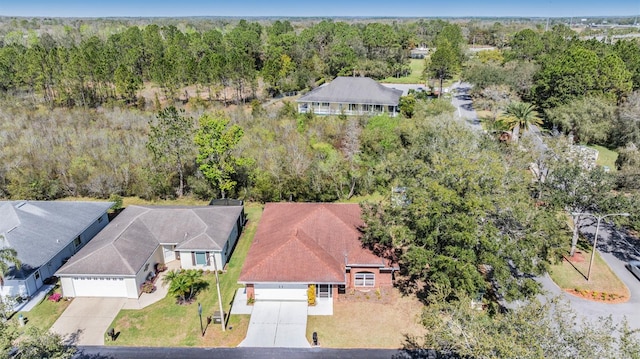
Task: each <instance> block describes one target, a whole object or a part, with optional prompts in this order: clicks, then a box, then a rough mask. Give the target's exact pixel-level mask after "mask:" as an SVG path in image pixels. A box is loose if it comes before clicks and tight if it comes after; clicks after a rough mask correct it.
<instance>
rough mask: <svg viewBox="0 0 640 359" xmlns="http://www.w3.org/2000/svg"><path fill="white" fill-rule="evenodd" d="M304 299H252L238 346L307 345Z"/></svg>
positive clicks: (293, 346) (308, 345)
mask: <svg viewBox="0 0 640 359" xmlns="http://www.w3.org/2000/svg"><path fill="white" fill-rule="evenodd" d="M306 331H307V303H306V302H256V303H255V304H254V305H253V311H252V313H251V320H250V322H249V329H248V330H247V336H246V338H245V339H244V340H243V341H242V343H240V345H239V346H240V347H280V348H310V347H311V345H310V344H309V342H308V341H307V338H306Z"/></svg>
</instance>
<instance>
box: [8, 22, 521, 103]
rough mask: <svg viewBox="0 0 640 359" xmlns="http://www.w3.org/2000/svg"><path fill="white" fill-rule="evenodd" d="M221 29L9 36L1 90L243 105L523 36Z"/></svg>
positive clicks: (377, 29) (430, 29)
mask: <svg viewBox="0 0 640 359" xmlns="http://www.w3.org/2000/svg"><path fill="white" fill-rule="evenodd" d="M43 21H44V20H43ZM50 21H53V20H50ZM23 22H25V24H26V25H31V23H30V22H28V21H26V20H24V19H23ZM112 22H113V21H112ZM108 24H111V23H108ZM214 24H217V25H218V27H216V28H211V26H200V28H202V29H199V28H197V27H195V26H194V25H191V24H187V25H184V24H183V25H181V26H176V25H174V24H172V23H171V22H168V24H165V25H158V24H155V23H152V24H147V25H139V26H128V27H125V26H124V25H122V24H121V23H119V22H115V23H114V24H112V27H113V29H112V31H111V32H106V31H103V30H101V29H100V28H99V27H96V25H95V24H94V23H86V22H81V21H75V22H72V24H70V25H65V27H64V31H62V33H60V32H57V33H54V35H55V36H54V35H52V34H50V33H49V32H47V31H36V30H33V29H30V30H28V31H18V30H15V31H11V32H9V33H7V34H6V35H5V36H3V37H2V38H1V39H0V40H1V41H0V92H3V93H9V94H12V95H13V94H24V93H26V94H27V95H33V96H27V97H28V98H29V97H31V98H33V99H36V100H40V101H44V102H45V103H46V104H47V105H48V106H49V107H54V106H63V107H73V106H84V107H97V106H99V105H101V104H104V103H105V102H111V101H122V102H124V103H126V104H138V105H140V108H142V107H143V106H144V105H145V103H144V101H143V100H144V99H142V98H141V96H140V90H141V89H142V88H143V86H144V84H146V83H153V84H154V85H156V86H158V87H159V88H160V89H161V90H162V93H163V95H164V96H163V97H166V98H167V99H169V100H172V99H177V98H178V97H181V98H182V99H183V100H184V101H187V100H188V99H189V98H188V97H189V96H190V95H189V94H188V93H187V94H184V93H182V89H183V88H184V87H186V86H192V85H195V86H196V96H201V97H204V98H207V99H210V100H218V101H221V102H224V103H228V102H232V101H233V102H236V103H240V102H244V101H245V100H247V99H249V98H254V97H256V96H258V95H261V94H262V90H266V94H268V95H274V94H277V93H283V92H285V93H286V92H291V91H297V90H302V89H305V88H310V87H314V86H315V85H316V84H317V83H318V81H320V82H321V81H323V79H324V80H330V79H332V78H334V77H335V76H340V75H349V76H352V75H355V76H368V77H372V78H375V79H381V78H386V77H390V76H401V75H405V74H407V73H408V72H409V71H410V68H409V55H410V50H411V49H412V48H414V47H417V46H428V47H434V46H436V39H437V38H438V36H439V35H440V34H441V33H443V32H444V33H447V32H448V33H452V32H453V33H459V34H463V33H468V38H469V41H470V42H472V43H473V44H488V45H495V46H504V45H505V44H506V42H507V40H508V38H509V34H510V33H513V31H514V30H513V29H514V27H513V26H506V25H502V24H500V23H495V24H493V25H490V26H489V25H486V24H483V23H480V22H477V21H476V22H470V23H468V24H462V26H464V27H465V29H464V31H463V30H462V26H461V25H459V24H451V23H448V22H444V21H442V20H428V21H424V20H419V21H415V22H403V23H401V22H362V23H360V22H353V23H347V22H334V21H330V20H324V21H320V22H317V23H309V24H305V25H304V26H301V27H298V28H294V26H293V25H292V24H291V23H290V22H289V21H286V20H285V21H280V20H276V21H274V22H266V24H265V23H264V22H262V23H261V22H248V21H245V20H240V21H238V22H237V24H235V25H233V26H232V25H230V24H226V23H224V22H220V23H214ZM26 25H25V26H26ZM178 25H180V24H178ZM209 25H211V24H209ZM33 26H35V25H33ZM519 26H522V25H518V27H519ZM193 95H194V94H193V93H191V96H193ZM147 97H149V96H147ZM147 100H154V99H153V98H151V99H149V98H147ZM138 101H140V102H139V103H138Z"/></svg>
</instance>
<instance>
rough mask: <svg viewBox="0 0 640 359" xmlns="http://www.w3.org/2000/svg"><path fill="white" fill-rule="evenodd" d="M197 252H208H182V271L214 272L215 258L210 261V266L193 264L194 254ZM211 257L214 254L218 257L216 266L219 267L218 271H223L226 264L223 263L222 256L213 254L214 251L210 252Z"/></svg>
mask: <svg viewBox="0 0 640 359" xmlns="http://www.w3.org/2000/svg"><path fill="white" fill-rule="evenodd" d="M195 252H207V251H194V252H191V251H180V267H182V269H202V270H214V266H213V264H214V263H213V258H210V259H209V264H210V265H195V264H194V263H193V256H192V253H195ZM208 252H209V255H211V254H213V255H214V256H215V257H216V264H217V265H218V270H220V269H222V268H223V267H224V264H223V262H222V255H221V253H220V252H218V251H216V252H212V251H208Z"/></svg>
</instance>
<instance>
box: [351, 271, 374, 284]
mask: <svg viewBox="0 0 640 359" xmlns="http://www.w3.org/2000/svg"><path fill="white" fill-rule="evenodd" d="M375 283H376V275H375V274H373V273H369V272H363V273H356V274H355V286H356V287H373V286H374V285H375Z"/></svg>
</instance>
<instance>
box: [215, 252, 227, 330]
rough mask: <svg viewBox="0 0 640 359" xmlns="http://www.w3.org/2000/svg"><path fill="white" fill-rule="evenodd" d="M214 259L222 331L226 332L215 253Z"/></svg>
mask: <svg viewBox="0 0 640 359" xmlns="http://www.w3.org/2000/svg"><path fill="white" fill-rule="evenodd" d="M211 256H212V257H213V269H214V270H215V272H216V289H217V290H218V304H219V305H220V325H221V326H222V331H223V332H224V331H225V330H226V328H225V327H224V320H225V318H224V311H223V310H222V294H220V278H219V277H218V263H217V262H216V255H215V253H211Z"/></svg>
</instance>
